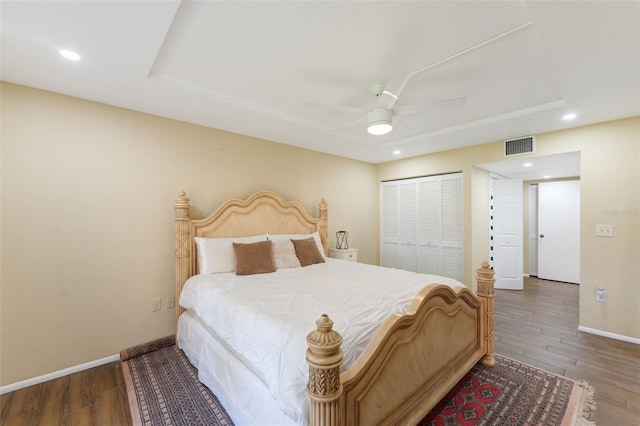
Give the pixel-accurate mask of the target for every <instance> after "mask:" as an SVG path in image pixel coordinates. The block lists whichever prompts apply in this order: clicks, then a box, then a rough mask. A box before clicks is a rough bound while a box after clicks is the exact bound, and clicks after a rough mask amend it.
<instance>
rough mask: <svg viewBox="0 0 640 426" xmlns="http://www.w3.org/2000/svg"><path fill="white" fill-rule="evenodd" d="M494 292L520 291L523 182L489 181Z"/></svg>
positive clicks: (516, 180)
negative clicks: (491, 205)
mask: <svg viewBox="0 0 640 426" xmlns="http://www.w3.org/2000/svg"><path fill="white" fill-rule="evenodd" d="M491 189H492V194H493V212H492V216H493V269H494V271H495V276H494V278H495V279H496V283H495V288H500V289H508V290H522V289H523V288H524V279H523V247H522V246H523V237H522V233H523V230H522V229H523V226H522V222H523V218H524V216H523V214H522V179H497V180H492V187H491Z"/></svg>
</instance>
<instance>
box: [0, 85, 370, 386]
mask: <svg viewBox="0 0 640 426" xmlns="http://www.w3.org/2000/svg"><path fill="white" fill-rule="evenodd" d="M1 96H2V98H1V101H2V111H1V114H2V115H1V117H0V118H1V120H2V129H1V142H2V160H1V166H2V170H1V185H2V217H1V221H2V228H1V229H2V241H1V243H2V257H1V259H2V264H1V275H0V277H1V282H0V285H1V287H0V291H1V294H0V296H1V306H0V307H1V315H0V344H1V349H0V384H1V385H7V384H11V383H15V382H18V381H22V380H25V379H29V378H33V377H37V376H39V375H43V374H46V373H49V372H53V371H57V370H60V369H64V368H67V367H71V366H74V365H78V364H82V363H85V362H89V361H93V360H96V359H100V358H102V357H106V356H110V355H113V354H115V353H117V352H119V351H120V350H122V349H124V348H127V347H131V346H133V345H136V344H139V343H143V342H146V341H149V340H152V339H155V338H158V337H162V336H166V335H169V334H172V333H174V332H175V328H174V315H175V310H173V309H169V310H167V309H165V305H164V303H165V299H166V297H168V296H171V295H173V293H174V281H173V277H174V262H173V250H174V247H173V246H174V235H173V232H174V229H173V226H174V225H173V200H174V198H175V197H176V196H177V193H178V191H179V190H183V189H184V190H185V191H187V195H188V196H189V197H190V198H191V204H192V206H193V209H192V216H193V217H202V215H204V214H208V213H210V212H211V211H212V209H213V208H214V207H215V206H217V205H218V204H219V203H220V202H222V201H224V200H225V199H227V198H230V197H244V196H248V195H250V194H251V193H253V192H255V191H257V190H262V189H268V190H273V191H276V192H279V193H280V194H281V195H282V196H283V197H285V198H286V199H296V200H300V201H301V202H302V203H303V204H304V206H305V207H306V208H307V209H309V210H310V211H311V213H312V214H317V203H318V202H319V201H320V199H321V198H323V197H324V198H326V200H327V202H328V203H329V236H330V238H331V243H332V244H335V232H336V231H337V230H341V229H346V230H348V231H349V236H350V241H349V243H350V246H352V247H356V248H359V249H360V251H359V253H358V257H359V260H361V261H364V262H368V263H375V262H376V257H377V251H378V232H377V229H378V215H377V212H378V186H377V181H376V173H375V167H374V166H373V165H371V164H366V163H362V162H357V161H352V160H347V159H343V158H339V157H335V156H330V155H325V154H320V153H316V152H311V151H308V150H303V149H298V148H294V147H291V146H287V145H282V144H277V143H272V142H268V141H264V140H258V139H253V138H249V137H244V136H239V135H236V134H231V133H227V132H223V131H218V130H213V129H208V128H204V127H199V126H195V125H191V124H186V123H182V122H178V121H173V120H168V119H164V118H160V117H156V116H151V115H147V114H141V113H137V112H133V111H129V110H124V109H120V108H114V107H110V106H106V105H103V104H98V103H93V102H89V101H85V100H80V99H76V98H71V97H65V96H61V95H57V94H53V93H49V92H43V91H39V90H35V89H30V88H26V87H22V86H16V85H12V84H6V83H2V86H1ZM156 297H160V298H162V299H163V300H162V302H163V305H162V311H160V312H151V300H152V299H153V298H156Z"/></svg>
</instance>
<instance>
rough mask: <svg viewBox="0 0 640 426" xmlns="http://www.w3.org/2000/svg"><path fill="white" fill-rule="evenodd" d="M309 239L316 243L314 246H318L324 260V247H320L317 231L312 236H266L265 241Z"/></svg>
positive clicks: (320, 242)
mask: <svg viewBox="0 0 640 426" xmlns="http://www.w3.org/2000/svg"><path fill="white" fill-rule="evenodd" d="M309 237H313V239H314V240H315V241H316V245H317V246H318V251H319V252H320V254H321V255H322V257H323V258H325V259H326V256H325V255H324V247H322V241H321V240H320V233H319V232H318V231H316V232H314V233H312V234H267V240H271V241H281V240H305V239H307V238H309Z"/></svg>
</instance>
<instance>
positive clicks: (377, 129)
mask: <svg viewBox="0 0 640 426" xmlns="http://www.w3.org/2000/svg"><path fill="white" fill-rule="evenodd" d="M421 71H422V70H420V71H418V72H421ZM415 74H417V72H414V71H411V70H408V69H401V68H397V69H395V70H393V72H392V73H391V76H390V77H389V79H388V80H387V82H386V83H376V84H373V85H372V86H371V93H373V94H374V95H375V96H376V98H377V101H376V104H375V105H374V106H373V108H372V109H370V110H366V109H363V108H355V107H350V106H344V105H327V104H322V103H308V104H307V105H309V106H313V107H317V108H322V109H332V110H336V111H342V112H348V113H357V114H362V115H363V116H361V117H360V118H358V119H356V120H354V121H351V122H349V123H346V124H344V125H342V126H340V127H339V129H348V128H352V127H354V126H357V125H360V124H361V123H363V122H365V121H366V123H367V132H368V133H369V134H371V135H376V136H380V135H385V134H387V133H389V132H390V131H391V130H393V129H394V128H395V129H400V131H403V130H405V131H407V130H408V129H409V128H408V126H407V125H406V124H404V123H403V122H402V121H401V120H400V119H399V117H401V116H403V115H410V114H416V113H419V112H423V111H427V110H429V109H431V108H433V107H434V106H438V105H461V104H464V103H465V102H466V101H467V97H466V96H464V97H458V98H451V99H442V100H438V101H433V102H431V103H426V104H414V105H402V106H395V104H396V101H397V100H398V98H399V97H400V94H401V93H402V91H403V90H404V88H405V86H406V85H407V83H408V82H409V80H410V79H411V77H412V76H413V75H415ZM365 113H366V115H365Z"/></svg>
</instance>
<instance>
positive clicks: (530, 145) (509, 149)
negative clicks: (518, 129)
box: [504, 136, 536, 157]
mask: <svg viewBox="0 0 640 426" xmlns="http://www.w3.org/2000/svg"><path fill="white" fill-rule="evenodd" d="M535 152H536V137H535V136H523V137H521V138H516V139H507V140H506V141H504V156H505V157H510V156H512V155H522V154H533V153H535Z"/></svg>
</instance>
